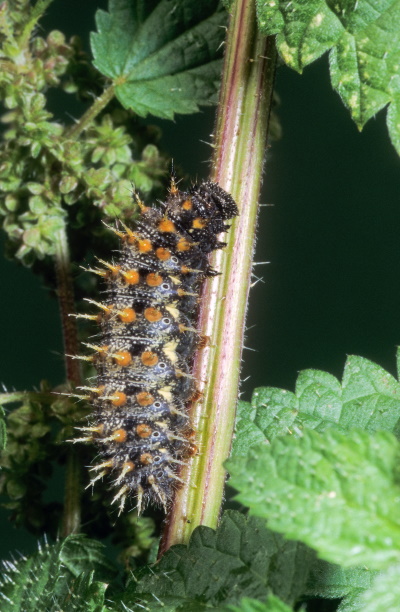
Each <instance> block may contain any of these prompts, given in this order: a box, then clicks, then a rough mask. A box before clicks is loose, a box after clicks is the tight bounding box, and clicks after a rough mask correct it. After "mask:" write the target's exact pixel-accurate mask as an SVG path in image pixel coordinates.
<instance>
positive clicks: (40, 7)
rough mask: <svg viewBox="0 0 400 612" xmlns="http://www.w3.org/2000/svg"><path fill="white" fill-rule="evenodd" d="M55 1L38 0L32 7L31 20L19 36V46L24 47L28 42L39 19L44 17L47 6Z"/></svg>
mask: <svg viewBox="0 0 400 612" xmlns="http://www.w3.org/2000/svg"><path fill="white" fill-rule="evenodd" d="M52 2H53V0H38V1H37V2H36V4H35V6H34V7H32V9H31V12H30V15H29V21H28V22H27V23H26V24H25V26H24V29H23V30H22V32H21V34H20V36H19V38H18V46H19V47H20V48H21V49H22V48H24V47H25V46H26V44H27V43H28V41H29V39H30V37H31V34H32V30H33V28H34V27H35V26H36V24H37V22H38V21H39V19H40V18H41V17H42V15H43V13H44V12H45V10H46V9H47V7H48V6H49V5H50V4H51V3H52Z"/></svg>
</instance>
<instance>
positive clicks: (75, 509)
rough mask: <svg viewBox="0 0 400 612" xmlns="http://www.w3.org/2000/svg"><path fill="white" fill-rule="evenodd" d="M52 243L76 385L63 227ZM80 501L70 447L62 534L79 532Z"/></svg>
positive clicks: (70, 374)
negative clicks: (54, 249)
mask: <svg viewBox="0 0 400 612" xmlns="http://www.w3.org/2000/svg"><path fill="white" fill-rule="evenodd" d="M56 245H57V252H56V255H55V267H56V275H57V294H58V301H59V305H60V315H61V325H62V329H63V337H64V351H65V367H66V376H67V381H68V382H71V383H72V384H73V385H74V386H75V387H77V386H79V385H80V384H81V372H80V367H79V362H78V361H77V360H76V359H72V357H70V355H76V354H77V352H78V337H77V330H76V323H75V320H74V318H73V317H70V316H69V315H70V313H72V312H74V310H75V303H74V289H73V284H72V278H71V270H70V261H69V251H68V242H67V235H66V232H65V229H64V230H60V231H59V232H58V236H57V240H56ZM80 503H81V502H80V461H79V451H78V450H77V449H75V448H72V447H71V448H70V450H69V454H68V460H67V476H66V485H65V502H64V515H63V520H62V530H61V531H62V536H63V537H65V536H67V535H68V534H70V533H77V532H78V531H79V528H80V515H81V506H80Z"/></svg>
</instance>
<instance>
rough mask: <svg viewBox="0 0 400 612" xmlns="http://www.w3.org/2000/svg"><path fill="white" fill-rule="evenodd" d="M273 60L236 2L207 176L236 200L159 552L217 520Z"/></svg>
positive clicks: (210, 298) (207, 300)
mask: <svg viewBox="0 0 400 612" xmlns="http://www.w3.org/2000/svg"><path fill="white" fill-rule="evenodd" d="M275 65H276V51H275V44H274V40H273V39H271V38H265V37H263V36H261V35H260V34H258V33H257V25H256V18H255V7H254V3H253V2H251V1H249V0H237V1H236V3H235V5H234V9H233V14H232V17H231V21H230V25H229V29H228V35H227V41H226V55H225V63H224V72H223V78H222V85H221V94H220V105H219V110H218V115H217V125H216V139H215V154H214V158H213V166H212V179H213V180H215V181H216V182H218V183H219V184H220V185H221V186H222V187H223V188H224V189H226V190H227V191H228V192H230V193H231V194H232V196H233V197H234V198H235V200H236V202H238V203H239V208H240V216H239V217H238V219H237V220H235V221H234V223H233V224H232V228H231V230H230V231H229V235H228V246H227V247H226V249H223V250H221V251H216V252H215V254H214V256H213V258H212V261H211V263H212V265H213V267H214V268H215V269H216V270H218V272H221V275H220V276H217V277H215V278H213V279H212V280H211V281H209V282H208V283H206V285H205V288H204V292H203V295H202V297H201V305H202V307H201V311H200V325H199V327H200V332H201V333H202V334H204V335H206V336H208V337H209V338H210V342H209V345H208V346H207V347H206V348H205V349H203V350H202V351H199V352H198V355H197V357H196V361H195V364H194V376H195V378H196V380H197V381H199V387H200V391H202V392H203V394H204V400H203V401H202V402H199V403H198V404H197V405H195V406H194V407H193V409H192V420H193V427H194V429H195V430H196V432H197V441H198V445H199V448H200V453H199V455H198V456H197V457H195V458H194V459H193V460H192V461H191V462H190V464H189V466H188V467H187V468H184V471H183V472H182V474H181V478H182V479H183V480H184V481H185V483H186V484H185V485H184V486H183V487H182V489H180V490H179V491H178V492H177V494H176V498H175V500H174V505H173V508H172V510H171V513H170V516H169V517H168V524H167V527H166V530H165V533H164V536H163V541H162V543H161V547H160V551H161V553H162V552H164V551H165V550H167V549H168V548H169V547H170V546H171V545H172V544H177V543H187V542H188V540H189V537H190V535H191V533H192V531H193V529H194V528H195V527H197V526H198V525H207V526H209V527H212V528H215V527H216V526H217V523H218V517H219V513H220V507H221V503H222V499H223V489H224V483H225V477H226V474H225V470H224V467H223V463H224V461H225V460H226V459H227V457H228V456H229V452H230V445H231V440H232V435H233V428H234V420H235V410H236V398H237V391H238V385H239V373H240V362H241V352H242V345H243V334H244V325H245V315H246V305H247V298H248V293H249V289H250V282H251V271H252V256H253V248H254V240H255V230H256V222H257V200H258V195H259V190H260V185H261V175H262V166H263V159H264V155H265V148H266V139H267V128H268V120H269V114H270V107H271V99H272V90H273V82H274V74H275Z"/></svg>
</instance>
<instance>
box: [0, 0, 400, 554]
mask: <svg viewBox="0 0 400 612" xmlns="http://www.w3.org/2000/svg"><path fill="white" fill-rule="evenodd" d="M98 7H103V8H105V7H106V2H105V1H104V2H96V1H95V0H87V1H86V2H84V3H82V2H78V1H77V0H68V2H67V3H65V2H63V0H56V1H55V2H54V4H53V5H52V6H51V7H50V8H49V10H48V14H47V15H46V18H45V19H44V21H43V22H42V27H43V30H44V32H46V31H47V30H48V29H54V28H57V29H60V30H62V31H63V32H65V33H66V34H67V35H68V36H70V35H72V34H75V33H78V34H80V35H81V36H82V38H83V40H84V43H85V45H86V46H87V48H88V31H90V30H93V29H94V13H95V10H96V9H97V8H98ZM276 91H277V93H278V95H279V98H280V105H279V106H278V108H277V114H278V116H279V120H280V123H281V127H282V138H281V140H279V141H277V142H272V143H270V146H269V148H268V150H267V152H266V165H265V173H264V182H263V189H262V195H261V198H260V201H261V202H262V203H263V204H267V206H263V207H262V208H261V212H260V217H259V233H258V242H257V249H256V254H255V261H270V262H271V263H270V264H269V265H266V266H257V267H256V268H255V273H256V275H257V277H262V281H260V282H258V283H257V284H256V285H255V287H254V288H253V289H252V290H251V295H250V306H249V311H248V320H247V324H248V327H249V328H251V329H249V331H248V333H247V339H246V342H245V344H246V346H247V347H249V348H250V349H251V350H245V351H244V355H243V359H244V363H243V368H242V378H243V380H245V379H246V380H245V382H243V385H242V398H243V399H247V400H248V399H250V397H251V391H252V389H254V388H255V387H257V386H260V385H268V386H277V387H284V388H287V389H289V390H293V389H294V383H295V380H296V377H297V373H298V372H299V370H302V369H304V368H318V369H323V370H326V371H328V372H331V373H332V374H335V375H336V376H339V377H341V374H342V370H343V365H344V362H345V359H346V355H347V354H357V355H362V356H364V357H367V358H369V359H371V360H373V361H375V362H377V363H379V364H380V365H381V366H383V367H384V368H386V369H387V370H388V371H389V372H391V373H392V374H395V351H396V345H397V344H398V343H399V339H400V322H399V310H400V309H399V306H400V303H399V302H400V290H399V275H400V257H399V253H400V248H399V240H398V236H399V230H400V201H399V199H400V198H399V195H400V160H399V158H398V156H397V155H396V153H395V151H394V149H393V147H392V145H391V143H390V141H389V137H388V134H387V130H386V125H385V113H384V112H382V113H380V114H379V115H378V116H377V117H376V118H375V119H372V120H371V121H370V122H369V123H368V125H367V126H366V128H365V129H364V131H363V132H362V133H359V132H358V130H357V128H356V127H355V125H354V124H353V122H352V120H351V119H350V116H349V113H348V111H347V110H346V109H345V108H344V106H343V105H342V103H341V101H340V99H339V97H338V95H337V94H336V93H335V92H334V91H333V90H332V87H331V85H330V80H329V72H328V60H327V57H326V56H325V57H323V58H321V59H320V60H319V61H317V62H316V63H315V64H313V65H312V66H311V67H309V68H307V69H306V70H305V72H304V74H303V75H301V76H300V75H298V74H296V73H295V72H293V71H291V70H289V69H288V68H286V67H283V66H281V67H279V69H278V73H277V80H276ZM65 99H66V98H65ZM65 99H62V100H58V99H54V100H52V104H53V107H52V110H53V111H54V112H58V113H59V112H60V111H59V110H58V111H57V108H56V107H57V105H58V104H60V105H62V108H65ZM83 110H84V109H83V107H82V106H81V105H79V104H78V103H76V104H75V106H73V107H72V108H70V110H69V115H67V114H66V113H64V111H63V113H64V114H61V115H60V114H58V119H60V120H65V122H70V115H72V116H75V117H79V115H80V114H81V113H82V112H83ZM214 112H215V110H214V109H207V110H206V111H204V112H202V113H200V114H198V115H195V116H190V117H178V118H177V119H176V121H175V122H174V123H172V122H166V121H158V120H157V121H156V120H154V119H152V118H148V120H147V123H156V124H157V125H159V126H161V127H162V129H163V140H162V147H163V148H164V150H165V151H166V152H168V153H169V154H170V155H171V156H172V157H173V158H174V160H175V164H177V165H179V166H181V167H182V168H183V169H184V171H185V172H186V173H187V174H188V175H189V176H191V177H192V178H193V179H196V178H202V177H206V176H207V174H208V169H209V165H208V159H209V157H210V154H211V149H210V147H209V146H208V145H206V144H205V143H204V142H201V141H210V134H211V133H212V130H213V123H214ZM0 266H1V287H2V291H1V313H2V316H1V331H0V345H1V348H0V354H1V368H0V382H1V383H3V384H4V385H5V387H6V388H7V389H8V390H12V389H18V390H20V389H32V388H34V387H35V386H37V384H38V383H39V381H40V380H41V379H47V380H49V381H50V382H51V383H52V384H54V385H56V384H59V383H61V382H62V381H63V378H64V373H63V358H62V340H61V332H60V327H59V317H58V308H57V303H56V301H55V300H54V299H53V298H51V297H49V295H48V293H47V291H46V290H45V289H44V288H42V286H41V282H40V280H38V279H37V278H35V277H33V275H32V274H31V272H30V271H29V270H27V269H24V268H22V267H20V266H19V265H17V264H16V263H14V262H10V261H6V260H4V259H2V260H1V263H0ZM2 516H4V514H3V513H2ZM2 531H4V530H2ZM7 532H8V535H10V538H12V539H11V540H10V541H6V540H4V544H5V548H6V550H8V549H10V548H20V549H23V551H24V552H28V551H27V546H28V545H29V547H30V543H31V542H32V541H33V539H32V538H30V537H29V538H28V539H25V536H23V535H22V534H20V536H18V538H17V539H15V535H16V534H15V533H13V531H12V530H10V529H7ZM28 543H29V544H28Z"/></svg>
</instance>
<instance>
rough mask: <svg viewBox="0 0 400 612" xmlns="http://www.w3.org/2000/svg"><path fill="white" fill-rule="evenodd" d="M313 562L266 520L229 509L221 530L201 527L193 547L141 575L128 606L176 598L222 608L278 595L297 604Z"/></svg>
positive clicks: (179, 548)
mask: <svg viewBox="0 0 400 612" xmlns="http://www.w3.org/2000/svg"><path fill="white" fill-rule="evenodd" d="M311 561H312V553H311V552H310V551H309V550H308V549H307V548H305V547H304V546H303V545H302V544H299V543H298V542H287V541H285V540H284V539H283V538H282V536H280V535H279V534H277V533H273V532H272V531H270V530H269V529H267V528H266V527H265V525H264V522H263V521H262V520H260V519H257V518H254V517H250V518H246V517H245V516H243V515H242V514H240V513H239V512H235V511H228V512H225V514H224V515H223V518H222V520H221V523H220V525H219V527H218V528H217V530H216V531H214V530H213V529H210V528H208V527H198V528H197V529H195V531H194V532H193V535H192V537H191V539H190V542H189V545H188V546H183V545H178V546H173V547H172V548H171V549H170V550H168V551H167V552H166V553H165V555H164V556H163V557H162V559H161V560H160V562H159V563H158V564H157V565H156V566H154V567H153V568H151V570H149V569H147V570H145V571H144V573H142V574H141V575H137V576H135V578H134V579H133V580H132V581H131V582H130V584H129V586H128V589H127V591H126V593H125V595H124V599H123V603H124V604H125V605H126V606H127V607H130V606H132V605H133V603H134V602H135V601H138V597H143V599H144V601H146V603H147V602H148V601H149V600H150V601H151V598H152V600H153V601H154V600H156V599H157V598H158V599H159V600H161V601H162V602H163V603H164V604H165V603H166V602H168V599H166V598H171V597H174V598H182V600H181V601H183V600H184V599H185V598H186V600H191V601H194V602H197V603H205V602H206V603H207V605H208V606H210V607H218V606H221V605H222V604H224V605H225V604H237V603H238V602H239V601H240V600H241V599H242V598H243V597H253V598H257V599H261V600H263V599H264V600H265V599H266V597H267V596H268V594H269V592H270V591H273V592H274V593H275V594H276V595H277V596H279V597H280V598H281V599H282V600H283V601H285V602H286V603H288V604H292V603H293V602H294V601H296V599H297V598H298V597H299V595H300V593H301V592H302V591H303V589H304V585H305V583H306V580H307V577H308V571H309V567H310V565H311ZM175 609H180V608H175ZM182 609H187V608H182Z"/></svg>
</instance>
